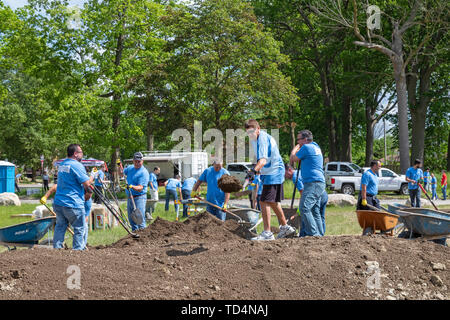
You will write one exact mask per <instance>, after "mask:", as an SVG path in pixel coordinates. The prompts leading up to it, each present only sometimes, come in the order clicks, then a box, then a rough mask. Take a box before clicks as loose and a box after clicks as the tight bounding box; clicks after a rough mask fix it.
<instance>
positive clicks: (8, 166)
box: [0, 161, 16, 193]
mask: <svg viewBox="0 0 450 320" xmlns="http://www.w3.org/2000/svg"><path fill="white" fill-rule="evenodd" d="M15 177H16V166H15V165H14V164H13V163H11V162H7V161H0V193H3V192H12V193H14V191H15V190H16V189H15V187H14V181H15Z"/></svg>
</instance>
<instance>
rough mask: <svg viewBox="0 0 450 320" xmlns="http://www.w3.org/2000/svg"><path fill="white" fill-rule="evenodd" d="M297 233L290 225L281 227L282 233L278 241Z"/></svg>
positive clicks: (279, 234)
mask: <svg viewBox="0 0 450 320" xmlns="http://www.w3.org/2000/svg"><path fill="white" fill-rule="evenodd" d="M294 233H295V229H294V228H293V227H291V226H290V225H288V224H286V225H284V226H281V227H280V232H278V234H277V239H281V238H286V237H288V236H290V235H292V234H294Z"/></svg>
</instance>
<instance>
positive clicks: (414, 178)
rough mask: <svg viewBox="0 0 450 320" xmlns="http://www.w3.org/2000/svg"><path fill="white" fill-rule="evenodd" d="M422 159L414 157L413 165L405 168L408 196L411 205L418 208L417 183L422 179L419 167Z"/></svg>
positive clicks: (418, 194)
mask: <svg viewBox="0 0 450 320" xmlns="http://www.w3.org/2000/svg"><path fill="white" fill-rule="evenodd" d="M421 165H422V161H420V160H419V159H416V160H415V161H414V166H412V167H410V168H408V170H406V174H405V175H406V178H405V179H406V181H407V182H408V191H409V198H410V200H411V207H417V208H420V189H419V185H418V184H419V183H420V182H422V181H423V171H422V169H420V166H421Z"/></svg>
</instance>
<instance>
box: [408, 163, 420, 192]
mask: <svg viewBox="0 0 450 320" xmlns="http://www.w3.org/2000/svg"><path fill="white" fill-rule="evenodd" d="M406 177H407V178H409V179H411V180H415V181H418V180H419V179H421V178H422V179H423V171H422V169H420V168H417V169H415V168H414V167H410V168H409V169H408V170H406ZM417 188H419V185H418V184H417V183H411V182H408V189H411V190H414V189H417Z"/></svg>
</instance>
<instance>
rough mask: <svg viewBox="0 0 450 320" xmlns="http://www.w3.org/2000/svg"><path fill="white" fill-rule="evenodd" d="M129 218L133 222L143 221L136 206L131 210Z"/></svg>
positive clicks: (139, 222)
mask: <svg viewBox="0 0 450 320" xmlns="http://www.w3.org/2000/svg"><path fill="white" fill-rule="evenodd" d="M130 218H131V220H133V222H134V223H135V224H142V223H143V222H144V218H143V215H142V212H141V210H139V209H138V208H136V209H134V210H133V211H131V214H130Z"/></svg>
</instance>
